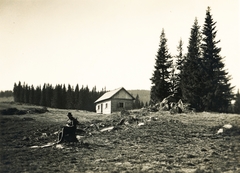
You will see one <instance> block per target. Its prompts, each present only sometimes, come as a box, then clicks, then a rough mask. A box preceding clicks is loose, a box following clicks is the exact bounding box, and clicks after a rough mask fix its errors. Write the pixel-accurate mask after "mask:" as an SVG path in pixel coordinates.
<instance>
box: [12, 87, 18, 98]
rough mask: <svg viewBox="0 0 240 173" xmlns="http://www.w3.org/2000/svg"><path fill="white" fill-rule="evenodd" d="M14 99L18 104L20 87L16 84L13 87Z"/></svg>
mask: <svg viewBox="0 0 240 173" xmlns="http://www.w3.org/2000/svg"><path fill="white" fill-rule="evenodd" d="M13 98H14V101H15V102H18V86H17V84H16V83H14V87H13Z"/></svg>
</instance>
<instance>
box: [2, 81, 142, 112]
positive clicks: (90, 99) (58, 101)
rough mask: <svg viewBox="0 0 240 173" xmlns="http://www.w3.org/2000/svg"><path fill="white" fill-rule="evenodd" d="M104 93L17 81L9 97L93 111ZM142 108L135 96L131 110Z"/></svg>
mask: <svg viewBox="0 0 240 173" xmlns="http://www.w3.org/2000/svg"><path fill="white" fill-rule="evenodd" d="M4 93H5V92H4ZM8 93H9V92H6V94H8ZM104 93H106V89H105V88H103V89H102V90H101V91H97V89H96V87H93V88H92V90H90V89H89V88H88V86H86V87H84V86H82V87H81V88H79V85H78V84H77V85H76V87H75V88H74V87H72V86H70V85H68V87H67V88H66V86H65V85H59V84H58V85H56V86H55V87H53V86H52V85H50V84H44V85H43V87H41V86H37V87H36V88H35V87H34V86H33V85H31V86H29V85H28V84H25V83H23V84H22V83H21V82H20V81H19V83H18V84H16V83H14V88H13V92H12V91H11V96H12V94H13V97H14V101H15V102H21V103H29V104H34V105H40V106H46V107H53V108H60V109H78V110H87V111H95V104H94V102H95V101H96V100H97V99H98V98H99V97H101V96H102V95H103V94H104ZM6 94H5V95H6ZM146 105H147V103H146ZM143 106H144V104H143V102H142V101H141V100H140V98H139V96H138V95H137V96H136V99H135V101H134V103H133V109H139V108H142V107H143Z"/></svg>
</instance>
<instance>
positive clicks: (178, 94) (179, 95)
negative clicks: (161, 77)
mask: <svg viewBox="0 0 240 173" xmlns="http://www.w3.org/2000/svg"><path fill="white" fill-rule="evenodd" d="M177 51H178V55H177V56H176V72H175V73H176V87H175V90H174V93H175V96H176V97H177V98H179V99H180V98H182V90H181V73H182V70H183V65H184V63H185V57H184V55H183V41H182V39H180V41H179V45H178V47H177Z"/></svg>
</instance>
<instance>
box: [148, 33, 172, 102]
mask: <svg viewBox="0 0 240 173" xmlns="http://www.w3.org/2000/svg"><path fill="white" fill-rule="evenodd" d="M171 65H172V57H171V55H170V54H169V53H168V48H167V39H166V36H165V33H164V29H163V30H162V33H161V36H160V44H159V49H158V52H157V55H156V63H155V66H154V68H155V70H154V72H153V76H152V78H151V79H150V80H151V81H152V86H151V93H150V98H151V104H155V103H156V102H158V101H162V100H163V99H164V98H165V97H167V96H168V95H170V94H171V91H170V86H171V83H170V72H171Z"/></svg>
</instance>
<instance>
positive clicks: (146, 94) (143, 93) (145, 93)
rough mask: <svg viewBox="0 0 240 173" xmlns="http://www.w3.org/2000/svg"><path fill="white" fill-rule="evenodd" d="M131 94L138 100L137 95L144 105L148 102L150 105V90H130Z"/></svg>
mask: <svg viewBox="0 0 240 173" xmlns="http://www.w3.org/2000/svg"><path fill="white" fill-rule="evenodd" d="M128 92H129V93H131V94H132V95H133V97H135V98H136V96H137V94H138V96H139V100H140V101H142V102H143V103H144V104H145V103H146V102H148V103H149V101H150V90H128Z"/></svg>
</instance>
